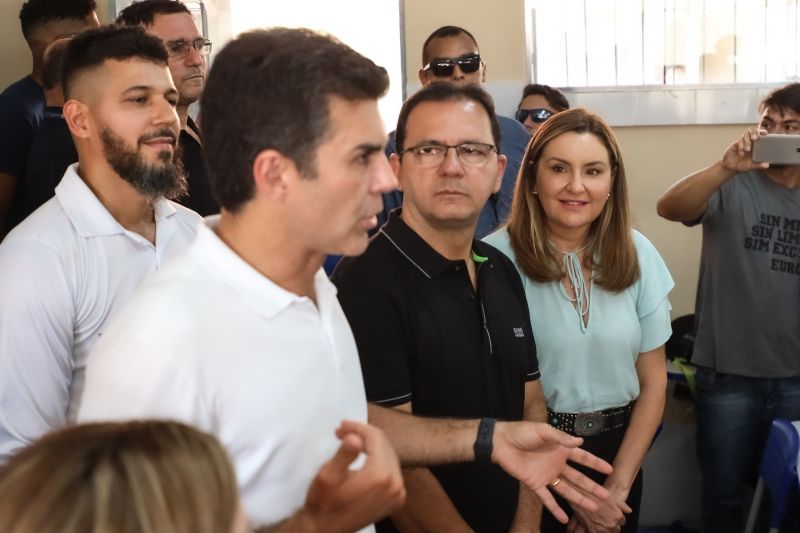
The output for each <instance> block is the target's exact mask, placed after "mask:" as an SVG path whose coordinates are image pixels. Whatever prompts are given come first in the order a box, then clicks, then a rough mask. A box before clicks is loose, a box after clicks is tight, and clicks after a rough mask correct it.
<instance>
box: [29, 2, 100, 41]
mask: <svg viewBox="0 0 800 533" xmlns="http://www.w3.org/2000/svg"><path fill="white" fill-rule="evenodd" d="M96 9H97V2H96V0H28V1H27V2H25V3H24V4H22V9H20V10H19V21H20V23H21V25H22V35H23V36H24V37H25V39H26V40H27V41H30V38H31V33H32V32H33V31H34V30H35V29H36V28H38V27H39V26H41V25H42V24H46V23H48V22H52V21H54V20H68V19H77V20H81V19H85V18H86V17H88V16H89V15H91V14H92V13H93V12H94V11H95V10H96Z"/></svg>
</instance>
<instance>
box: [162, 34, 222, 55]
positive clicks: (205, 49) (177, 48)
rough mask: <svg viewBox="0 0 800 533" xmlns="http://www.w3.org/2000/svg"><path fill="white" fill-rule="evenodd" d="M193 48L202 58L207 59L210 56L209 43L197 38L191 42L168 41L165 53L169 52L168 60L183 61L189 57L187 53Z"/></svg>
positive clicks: (206, 40)
mask: <svg viewBox="0 0 800 533" xmlns="http://www.w3.org/2000/svg"><path fill="white" fill-rule="evenodd" d="M192 48H194V49H195V50H197V51H198V52H200V54H202V56H203V57H208V56H209V54H211V41H209V40H208V39H203V38H202V37H199V38H197V39H195V40H194V41H191V42H186V41H170V42H168V43H167V52H169V58H170V59H183V58H185V57H186V56H188V55H189V51H190V50H191V49H192Z"/></svg>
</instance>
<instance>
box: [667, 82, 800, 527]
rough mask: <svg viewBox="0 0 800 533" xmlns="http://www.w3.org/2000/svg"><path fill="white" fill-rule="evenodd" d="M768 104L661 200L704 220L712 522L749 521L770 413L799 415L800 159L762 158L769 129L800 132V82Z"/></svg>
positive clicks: (703, 403) (702, 372)
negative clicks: (758, 148)
mask: <svg viewBox="0 0 800 533" xmlns="http://www.w3.org/2000/svg"><path fill="white" fill-rule="evenodd" d="M760 110H761V121H760V123H759V126H758V128H757V129H752V128H751V129H748V130H747V131H746V132H745V133H744V135H742V136H741V137H740V138H739V139H738V140H736V141H735V142H734V143H733V144H731V145H730V146H729V147H728V149H727V150H726V151H725V153H724V154H723V155H722V158H721V159H720V160H718V161H717V162H715V163H714V164H713V165H711V166H709V167H708V168H705V169H703V170H700V171H697V172H695V173H693V174H691V175H689V176H687V177H685V178H683V179H681V180H679V181H678V182H677V183H675V184H674V185H673V186H672V187H670V188H669V189H668V190H667V191H666V192H665V193H664V194H663V195H662V196H661V198H660V199H659V201H658V213H659V215H661V216H662V217H664V218H666V219H668V220H674V221H677V222H682V223H684V224H686V225H688V226H693V225H696V224H700V223H702V226H703V249H702V256H701V266H700V280H699V288H698V291H697V304H696V322H695V325H696V329H697V333H696V341H695V346H694V353H693V356H692V359H693V363H694V364H696V365H697V366H698V369H697V406H698V422H697V447H698V454H699V458H700V465H701V471H702V475H703V491H702V494H703V530H704V531H725V532H727V531H741V530H742V524H741V516H742V505H743V500H744V496H745V484H746V483H747V482H748V481H749V480H750V479H752V478H754V477H755V476H754V473H755V471H756V470H755V469H756V467H757V462H758V460H759V458H760V455H761V448H762V447H763V443H764V440H765V438H766V434H767V432H768V431H769V426H770V424H771V421H772V420H773V419H775V418H788V419H790V420H798V419H800V327H798V326H800V324H799V323H798V316H800V298H799V297H798V295H800V259H799V258H800V255H799V254H798V252H800V247H799V246H798V244H800V165H776V164H772V165H770V164H769V162H761V163H759V162H755V161H754V160H753V147H754V145H755V143H757V142H758V139H759V137H760V136H763V135H766V134H797V133H800V84H798V83H792V84H790V85H787V86H785V87H782V88H780V89H777V90H775V91H773V92H772V93H770V94H769V95H768V96H767V97H766V98H765V99H764V100H763V101H762V103H761V106H760Z"/></svg>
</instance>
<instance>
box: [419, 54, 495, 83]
mask: <svg viewBox="0 0 800 533" xmlns="http://www.w3.org/2000/svg"><path fill="white" fill-rule="evenodd" d="M456 65H458V68H460V69H461V72H463V73H464V74H472V73H473V72H476V71H477V70H478V69H479V68H480V66H481V55H480V54H464V55H463V56H458V57H437V58H435V59H431V62H430V63H428V64H427V65H425V66H424V67H422V70H430V71H431V72H433V75H434V76H436V77H437V78H442V77H445V76H452V75H453V71H454V70H455V69H456Z"/></svg>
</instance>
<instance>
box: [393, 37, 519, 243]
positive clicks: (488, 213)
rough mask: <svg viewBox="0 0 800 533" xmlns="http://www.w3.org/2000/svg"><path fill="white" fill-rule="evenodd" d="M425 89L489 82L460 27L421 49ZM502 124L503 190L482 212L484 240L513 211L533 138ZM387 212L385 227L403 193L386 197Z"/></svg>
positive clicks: (479, 232) (506, 121)
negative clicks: (521, 167) (518, 181)
mask: <svg viewBox="0 0 800 533" xmlns="http://www.w3.org/2000/svg"><path fill="white" fill-rule="evenodd" d="M419 81H420V83H422V86H423V87H424V86H427V85H428V84H429V83H431V82H435V81H446V82H449V83H455V84H457V85H468V84H482V83H484V82H485V81H486V62H485V61H483V59H482V58H481V55H480V50H479V48H478V43H477V41H476V40H475V37H473V35H472V34H471V33H470V32H468V31H467V30H465V29H464V28H459V27H458V26H443V27H441V28H439V29H437V30H436V31H434V32H433V33H431V34H430V36H429V37H428V38H427V39H426V40H425V44H424V45H423V46H422V68H421V69H420V70H419ZM497 120H498V121H499V123H500V133H501V134H500V142H499V144H498V149H499V150H500V153H501V154H503V155H504V156H506V158H507V161H508V162H507V164H506V167H505V172H504V173H503V181H502V183H501V185H500V189H499V190H498V191H497V192H495V193H493V194H492V195H491V196H490V197H489V199H488V200H487V202H486V204H485V205H484V207H483V210H482V211H481V214H480V217H479V219H478V224H477V226H476V228H475V235H476V236H477V237H478V238H481V237H483V236H485V235H488V234H489V233H491V232H492V231H493V230H494V229H495V228H497V227H498V226H499V225H501V224H502V223H503V222H504V221H505V219H506V217H507V216H508V213H509V211H510V210H511V198H512V197H513V195H514V184H515V183H516V179H517V172H518V171H519V165H520V162H521V161H522V155H523V154H524V152H525V147H526V146H527V144H528V139H530V135H529V134H528V132H527V131H526V130H525V128H524V127H522V126H521V125H520V124H519V123H518V122H517V121H515V120H514V119H512V118H509V117H504V116H500V115H498V116H497ZM386 152H387V154H388V155H390V154H392V153H394V152H395V146H394V135H391V134H390V137H389V144H388V146H387V148H386ZM383 203H384V209H383V213H382V214H381V216H380V217H379V222H380V224H381V225H382V224H383V223H385V222H386V221H387V220H388V218H389V212H390V211H391V210H392V209H395V208H397V207H400V206H401V205H402V203H403V193H402V191H400V190H397V191H392V192H390V193H387V194H384V195H383Z"/></svg>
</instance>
